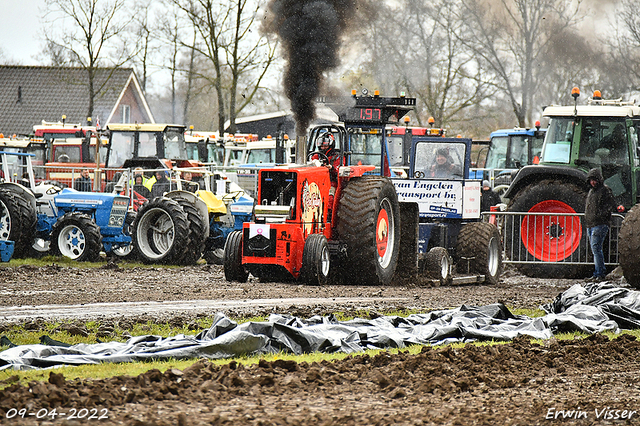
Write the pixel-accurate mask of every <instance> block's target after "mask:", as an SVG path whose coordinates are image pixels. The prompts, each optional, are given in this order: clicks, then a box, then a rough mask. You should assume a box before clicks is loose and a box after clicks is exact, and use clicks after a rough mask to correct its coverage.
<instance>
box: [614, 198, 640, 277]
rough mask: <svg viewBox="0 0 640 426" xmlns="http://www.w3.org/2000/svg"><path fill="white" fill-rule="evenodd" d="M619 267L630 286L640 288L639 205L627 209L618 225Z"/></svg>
mask: <svg viewBox="0 0 640 426" xmlns="http://www.w3.org/2000/svg"><path fill="white" fill-rule="evenodd" d="M618 253H619V255H620V258H619V261H620V267H621V268H622V274H623V275H624V278H625V279H626V280H627V282H628V283H629V285H630V286H632V287H634V288H638V289H640V262H639V261H638V260H639V259H640V207H639V206H635V207H633V208H631V210H629V212H628V213H627V215H626V217H625V218H624V221H623V222H622V225H621V226H620V238H619V241H618Z"/></svg>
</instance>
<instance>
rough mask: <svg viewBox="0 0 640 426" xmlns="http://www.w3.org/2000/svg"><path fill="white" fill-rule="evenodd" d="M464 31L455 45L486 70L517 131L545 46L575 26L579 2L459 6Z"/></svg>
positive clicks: (466, 1) (539, 77)
mask: <svg viewBox="0 0 640 426" xmlns="http://www.w3.org/2000/svg"><path fill="white" fill-rule="evenodd" d="M461 1H462V4H463V5H464V9H463V13H462V14H461V15H460V19H461V21H464V22H465V23H466V24H467V25H466V31H465V32H464V33H461V34H460V40H461V41H463V42H464V43H465V44H466V45H467V46H469V47H470V48H471V49H473V51H474V53H475V55H476V56H477V57H479V58H482V60H484V61H485V63H486V64H487V65H488V66H489V67H490V68H491V70H492V71H493V73H494V78H493V79H492V80H488V81H487V82H488V83H490V84H492V85H493V86H494V87H495V88H496V89H497V90H499V91H500V92H501V93H503V94H504V96H506V98H507V99H508V101H509V103H510V105H511V108H512V110H513V113H514V114H515V116H516V119H517V121H518V125H519V126H521V127H525V125H526V123H527V122H531V111H532V103H533V98H534V94H535V92H536V90H538V87H539V85H540V84H541V82H542V81H543V80H544V77H545V75H544V72H540V71H541V69H540V68H538V65H539V63H540V60H541V58H542V56H543V55H544V54H545V52H546V49H547V48H548V46H549V43H550V42H551V41H552V40H554V39H555V38H558V37H562V36H563V35H564V34H565V32H566V30H567V29H569V28H570V27H571V26H572V25H574V24H576V23H577V20H578V11H579V7H580V4H581V0H576V1H568V0H500V1H498V2H495V3H497V5H498V6H500V7H499V8H498V7H496V6H495V5H493V4H491V3H492V2H490V1H487V0H484V1H475V0H474V1H472V0H461Z"/></svg>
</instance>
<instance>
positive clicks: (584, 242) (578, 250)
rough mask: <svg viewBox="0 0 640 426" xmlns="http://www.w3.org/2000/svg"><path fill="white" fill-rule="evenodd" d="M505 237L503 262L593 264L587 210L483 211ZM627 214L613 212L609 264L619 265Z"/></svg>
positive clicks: (607, 253) (607, 254)
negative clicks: (622, 228)
mask: <svg viewBox="0 0 640 426" xmlns="http://www.w3.org/2000/svg"><path fill="white" fill-rule="evenodd" d="M482 215H483V220H485V221H488V222H491V223H495V224H496V226H497V227H498V230H499V231H500V236H501V238H502V250H503V262H504V263H511V264H533V263H539V264H553V263H558V262H562V263H563V264H567V265H584V264H593V253H592V252H591V247H590V246H589V237H588V234H587V228H586V227H585V225H584V213H527V212H483V213H482ZM623 219H624V217H623V216H622V215H619V214H613V215H612V218H611V224H610V227H609V233H608V235H607V238H606V239H605V241H604V256H605V264H606V265H607V266H617V265H618V264H619V261H618V237H619V235H620V226H621V225H622V220H623Z"/></svg>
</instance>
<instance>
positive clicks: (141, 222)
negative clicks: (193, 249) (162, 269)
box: [132, 197, 189, 265]
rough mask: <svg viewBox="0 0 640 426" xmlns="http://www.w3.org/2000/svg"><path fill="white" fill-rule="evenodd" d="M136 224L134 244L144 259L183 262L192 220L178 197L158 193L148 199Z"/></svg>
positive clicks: (166, 262) (174, 262) (147, 261)
mask: <svg viewBox="0 0 640 426" xmlns="http://www.w3.org/2000/svg"><path fill="white" fill-rule="evenodd" d="M133 228H134V232H133V236H132V238H133V245H134V247H135V250H136V251H137V252H138V255H139V257H140V259H141V260H142V261H143V262H144V263H162V264H173V265H179V264H181V262H182V261H183V259H184V256H185V252H186V249H187V245H188V243H189V220H188V218H187V214H186V213H185V212H184V210H182V207H180V205H179V204H178V203H177V202H176V201H174V200H171V199H169V198H166V197H158V198H154V199H153V200H151V201H149V202H148V203H145V204H144V205H143V206H142V207H140V209H139V210H138V215H137V217H136V220H135V222H134V225H133Z"/></svg>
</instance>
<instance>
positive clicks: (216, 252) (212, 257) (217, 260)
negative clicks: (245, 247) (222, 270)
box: [202, 248, 224, 265]
mask: <svg viewBox="0 0 640 426" xmlns="http://www.w3.org/2000/svg"><path fill="white" fill-rule="evenodd" d="M202 257H203V258H204V260H206V261H207V263H208V264H209V265H223V264H224V249H222V248H214V249H211V250H208V251H205V252H204V253H203V254H202Z"/></svg>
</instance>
